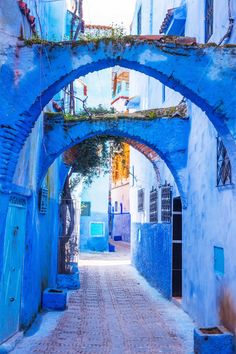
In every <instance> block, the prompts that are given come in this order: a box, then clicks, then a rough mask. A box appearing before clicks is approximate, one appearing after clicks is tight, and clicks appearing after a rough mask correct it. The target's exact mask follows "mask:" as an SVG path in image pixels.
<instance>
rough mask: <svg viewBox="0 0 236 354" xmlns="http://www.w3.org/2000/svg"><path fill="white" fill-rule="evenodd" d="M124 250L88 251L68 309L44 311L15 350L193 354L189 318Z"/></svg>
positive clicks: (104, 353)
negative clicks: (113, 251) (134, 266)
mask: <svg viewBox="0 0 236 354" xmlns="http://www.w3.org/2000/svg"><path fill="white" fill-rule="evenodd" d="M118 251H119V252H116V253H110V254H84V255H82V256H81V259H80V270H81V289H80V290H78V291H73V292H71V294H70V298H69V303H68V310H67V311H65V312H63V313H48V314H46V315H43V316H42V319H41V320H42V322H41V321H40V322H41V323H40V325H38V327H39V330H38V331H37V332H36V333H35V330H36V328H37V323H36V324H35V325H34V327H35V328H34V327H33V328H32V329H31V330H30V331H29V332H28V334H27V336H26V337H25V338H24V339H23V341H22V342H21V343H19V344H18V346H17V347H16V349H15V350H14V351H13V353H15V354H19V353H22V354H23V353H24V354H29V353H47V354H51V353H64V354H66V353H68V354H74V353H83V354H87V353H89V354H138V353H143V354H157V353H168V354H180V353H188V354H189V353H192V345H193V344H192V329H193V324H192V322H191V320H190V319H189V317H188V316H187V315H186V314H185V313H184V312H183V311H182V310H181V309H179V308H178V307H176V306H175V305H174V304H173V303H170V302H168V301H167V300H165V299H163V298H162V297H161V296H160V294H159V293H158V292H157V291H156V290H154V289H153V288H151V287H150V286H149V285H148V284H147V283H146V281H145V280H144V279H143V278H142V277H141V276H140V275H139V274H138V273H137V272H136V270H135V269H134V268H133V267H132V266H131V265H130V264H129V259H128V254H127V251H128V249H127V247H126V248H125V247H122V246H119V247H118Z"/></svg>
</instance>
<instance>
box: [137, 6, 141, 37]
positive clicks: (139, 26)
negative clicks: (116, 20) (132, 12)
mask: <svg viewBox="0 0 236 354" xmlns="http://www.w3.org/2000/svg"><path fill="white" fill-rule="evenodd" d="M141 32H142V6H140V8H139V10H138V14H137V34H138V35H139V34H141Z"/></svg>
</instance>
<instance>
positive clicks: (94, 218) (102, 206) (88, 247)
mask: <svg viewBox="0 0 236 354" xmlns="http://www.w3.org/2000/svg"><path fill="white" fill-rule="evenodd" d="M108 192H109V175H108V174H106V175H105V176H103V175H101V176H100V177H99V178H96V179H95V180H94V181H93V183H92V184H91V185H90V186H85V187H84V189H83V191H82V195H81V201H84V202H90V203H91V210H90V211H91V213H90V215H89V216H81V218H80V250H81V251H98V252H99V251H107V250H108ZM91 222H103V223H104V236H99V237H93V236H92V235H91V232H90V231H91V230H90V223H91Z"/></svg>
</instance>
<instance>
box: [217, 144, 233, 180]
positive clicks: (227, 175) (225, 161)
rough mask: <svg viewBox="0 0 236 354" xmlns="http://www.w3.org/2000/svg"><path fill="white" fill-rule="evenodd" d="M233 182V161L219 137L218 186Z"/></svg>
mask: <svg viewBox="0 0 236 354" xmlns="http://www.w3.org/2000/svg"><path fill="white" fill-rule="evenodd" d="M231 183H232V170H231V163H230V159H229V156H228V153H227V150H226V148H225V146H224V144H223V142H222V140H221V138H219V137H218V138H217V186H218V187H220V186H225V185H227V184H231Z"/></svg>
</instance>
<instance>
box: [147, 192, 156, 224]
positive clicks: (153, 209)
mask: <svg viewBox="0 0 236 354" xmlns="http://www.w3.org/2000/svg"><path fill="white" fill-rule="evenodd" d="M157 205H158V191H157V189H154V188H152V190H151V191H150V205H149V211H150V222H157V221H158V206H157Z"/></svg>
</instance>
